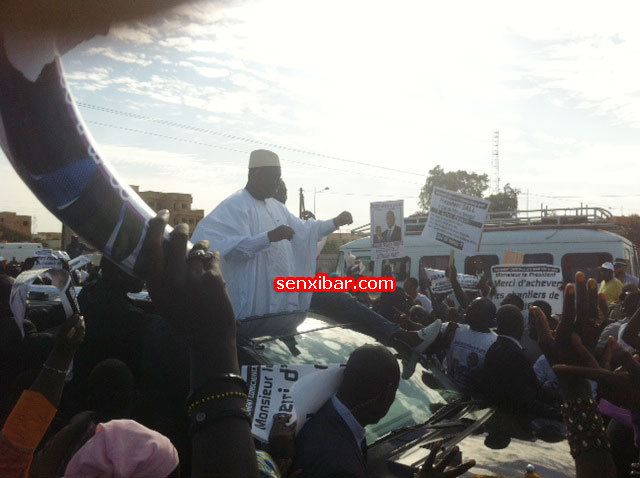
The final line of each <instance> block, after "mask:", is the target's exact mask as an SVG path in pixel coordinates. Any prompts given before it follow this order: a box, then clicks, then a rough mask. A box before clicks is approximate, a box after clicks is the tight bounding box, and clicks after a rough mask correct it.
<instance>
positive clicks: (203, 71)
mask: <svg viewBox="0 0 640 478" xmlns="http://www.w3.org/2000/svg"><path fill="white" fill-rule="evenodd" d="M193 69H194V70H195V71H196V72H197V73H198V74H199V75H201V76H204V77H205V78H226V77H227V76H229V70H225V69H224V68H210V67H207V66H194V67H193Z"/></svg>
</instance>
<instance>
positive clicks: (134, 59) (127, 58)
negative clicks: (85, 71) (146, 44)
mask: <svg viewBox="0 0 640 478" xmlns="http://www.w3.org/2000/svg"><path fill="white" fill-rule="evenodd" d="M84 53H85V55H87V56H95V55H102V56H105V57H107V58H110V59H112V60H114V61H117V62H122V63H131V64H134V63H135V64H137V65H141V66H149V65H151V63H152V62H151V60H149V59H147V57H146V55H145V54H144V53H133V52H116V51H115V50H114V49H113V48H107V47H93V48H89V49H88V50H86V51H85V52H84Z"/></svg>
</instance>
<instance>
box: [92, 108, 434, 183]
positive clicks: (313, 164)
mask: <svg viewBox="0 0 640 478" xmlns="http://www.w3.org/2000/svg"><path fill="white" fill-rule="evenodd" d="M85 121H86V122H87V123H89V124H94V125H97V126H103V127H106V128H114V129H119V130H122V131H129V132H132V133H138V134H146V135H149V136H156V137H159V138H164V139H170V140H174V141H180V142H182V143H191V144H196V145H199V146H206V147H209V148H217V149H224V150H227V151H231V152H233V153H241V154H244V155H248V154H249V153H250V151H244V150H241V149H236V148H230V147H228V146H221V145H217V144H211V143H205V142H203V141H197V140H193V139H187V138H179V137H177V136H170V135H166V134H162V133H155V132H153V131H145V130H141V129H136V128H129V127H127V126H120V125H114V124H110V123H103V122H101V121H93V120H85ZM282 159H283V160H284V161H289V162H292V163H297V164H302V165H305V166H311V167H315V168H322V169H330V170H333V171H339V172H342V173H349V174H357V175H365V176H368V177H371V178H378V179H385V180H388V179H389V178H388V177H386V176H377V175H373V174H368V173H362V172H360V171H349V170H347V169H340V168H333V167H331V166H325V165H321V164H315V163H307V162H304V161H298V160H295V159H290V158H287V157H283V158H282ZM403 183H404V184H415V185H420V186H422V184H420V183H413V182H407V181H403Z"/></svg>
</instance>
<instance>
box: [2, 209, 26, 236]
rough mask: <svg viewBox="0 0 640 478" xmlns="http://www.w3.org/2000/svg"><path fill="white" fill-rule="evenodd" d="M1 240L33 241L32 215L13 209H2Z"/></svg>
mask: <svg viewBox="0 0 640 478" xmlns="http://www.w3.org/2000/svg"><path fill="white" fill-rule="evenodd" d="M0 241H6V242H29V241H31V216H22V215H20V214H16V213H15V212H11V211H0Z"/></svg>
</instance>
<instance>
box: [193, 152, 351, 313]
mask: <svg viewBox="0 0 640 478" xmlns="http://www.w3.org/2000/svg"><path fill="white" fill-rule="evenodd" d="M279 183H280V160H279V158H278V156H277V155H276V154H275V153H273V152H271V151H266V150H257V151H253V152H252V153H251V156H250V159H249V180H248V182H247V185H246V186H245V188H244V189H241V190H239V191H237V192H235V193H233V194H232V195H231V196H229V197H228V198H227V199H225V200H224V201H222V202H221V203H220V204H219V205H218V206H217V207H216V208H215V209H214V210H213V211H212V212H211V213H210V214H209V215H208V216H207V217H205V218H204V219H202V220H201V221H200V223H199V224H198V226H197V227H196V229H195V231H194V233H193V236H192V238H191V240H192V241H193V242H194V243H195V242H198V241H201V240H208V241H209V242H210V245H211V250H218V251H219V252H220V256H221V265H222V273H223V275H224V278H225V281H226V283H227V290H228V292H229V295H230V297H231V302H232V303H233V308H234V311H235V313H236V318H237V319H239V320H242V319H245V318H247V317H254V316H261V315H265V314H271V313H279V312H290V311H296V310H307V309H308V308H309V303H310V301H311V294H310V293H297V292H276V291H275V290H274V281H275V279H276V278H278V277H313V276H315V267H316V261H315V259H316V256H317V255H318V241H320V240H321V239H322V238H323V237H325V236H327V235H328V234H330V233H331V232H333V231H334V230H335V229H336V228H338V227H340V226H343V225H345V224H350V223H351V222H352V218H351V214H350V213H348V212H346V211H345V212H343V213H341V214H340V215H339V216H337V217H336V218H334V219H330V220H328V221H302V220H301V219H299V218H297V217H296V216H294V215H293V214H291V213H290V212H289V210H288V209H287V208H286V207H285V206H284V205H283V204H282V203H280V202H278V201H276V200H275V199H274V198H273V195H274V194H275V192H276V190H277V188H278V185H279Z"/></svg>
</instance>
